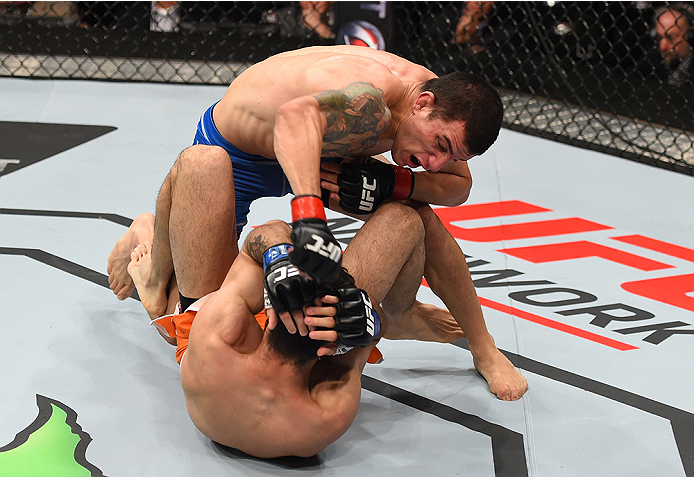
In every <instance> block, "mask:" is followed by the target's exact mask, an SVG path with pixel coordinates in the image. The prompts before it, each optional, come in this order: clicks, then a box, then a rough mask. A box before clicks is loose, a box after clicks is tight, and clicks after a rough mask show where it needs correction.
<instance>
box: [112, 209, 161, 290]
mask: <svg viewBox="0 0 694 477" xmlns="http://www.w3.org/2000/svg"><path fill="white" fill-rule="evenodd" d="M153 232H154V216H153V215H152V214H150V213H144V214H140V215H138V216H137V217H135V220H133V222H132V223H131V224H130V227H128V230H126V232H125V234H123V236H122V237H121V238H120V239H119V240H118V242H116V245H115V247H113V250H111V253H110V254H109V256H108V262H107V266H106V272H107V273H108V283H109V286H110V288H111V290H113V293H115V294H116V296H117V297H118V299H119V300H125V299H126V298H128V297H129V296H130V295H131V294H132V292H133V289H134V288H135V285H134V284H133V281H132V278H130V275H129V274H128V270H127V268H128V264H129V263H130V253H131V252H132V251H133V249H134V248H135V247H136V246H138V245H139V244H141V243H142V242H144V241H145V240H151V236H152V233H153Z"/></svg>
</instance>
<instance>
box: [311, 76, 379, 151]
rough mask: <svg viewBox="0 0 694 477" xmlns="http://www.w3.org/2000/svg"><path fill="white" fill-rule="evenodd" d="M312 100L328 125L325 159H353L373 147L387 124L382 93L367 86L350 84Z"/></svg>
mask: <svg viewBox="0 0 694 477" xmlns="http://www.w3.org/2000/svg"><path fill="white" fill-rule="evenodd" d="M314 97H315V98H316V100H318V104H320V106H321V110H322V111H323V114H324V115H325V117H326V119H327V121H328V129H327V131H326V133H325V136H324V137H323V155H324V156H341V157H346V156H353V155H356V154H360V153H363V152H364V151H367V150H369V149H371V148H373V147H375V146H376V143H378V139H379V137H380V136H381V134H383V132H384V131H385V130H386V128H387V127H388V123H389V122H390V109H388V106H387V105H386V101H385V98H384V97H383V91H382V90H380V89H378V88H375V87H374V86H373V85H372V84H370V83H364V82H359V83H352V84H350V85H348V86H346V87H344V88H342V89H337V90H327V91H322V92H320V93H318V94H317V95H315V96H314Z"/></svg>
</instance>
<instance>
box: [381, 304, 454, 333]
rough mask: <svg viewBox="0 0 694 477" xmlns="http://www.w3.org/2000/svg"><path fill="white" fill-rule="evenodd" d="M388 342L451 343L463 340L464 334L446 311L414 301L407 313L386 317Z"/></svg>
mask: <svg viewBox="0 0 694 477" xmlns="http://www.w3.org/2000/svg"><path fill="white" fill-rule="evenodd" d="M387 316H388V320H389V326H388V330H387V332H386V334H385V336H384V338H386V339H390V340H419V341H436V342H439V343H452V342H454V341H456V340H459V339H460V338H465V333H463V330H461V329H460V325H458V322H457V321H455V318H453V315H451V314H450V312H449V311H448V310H445V309H443V308H439V307H437V306H434V305H429V304H427V303H421V302H419V301H415V303H414V305H412V308H410V309H409V310H408V311H407V313H405V314H404V315H402V316H399V317H393V316H391V315H390V314H388V315H387Z"/></svg>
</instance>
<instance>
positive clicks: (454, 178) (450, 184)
mask: <svg viewBox="0 0 694 477" xmlns="http://www.w3.org/2000/svg"><path fill="white" fill-rule="evenodd" d="M471 189H472V174H471V173H470V169H469V168H468V165H467V162H463V161H459V162H451V163H449V164H446V165H445V166H444V167H442V168H441V169H440V170H439V171H438V172H429V171H420V172H415V181H414V191H413V192H412V199H414V200H417V201H419V202H425V203H427V204H432V205H444V206H447V207H456V206H459V205H461V204H463V203H464V202H465V201H467V199H468V197H469V196H470V190H471Z"/></svg>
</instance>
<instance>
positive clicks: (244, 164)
mask: <svg viewBox="0 0 694 477" xmlns="http://www.w3.org/2000/svg"><path fill="white" fill-rule="evenodd" d="M215 104H217V103H215ZM215 104H213V105H212V106H210V107H209V108H208V109H207V111H205V112H204V113H203V114H202V116H200V121H198V129H197V131H196V133H195V139H194V141H193V145H196V144H204V145H207V146H219V147H221V148H223V149H224V150H225V151H226V152H227V153H229V158H231V164H232V166H233V168H234V190H235V192H236V233H237V238H238V237H240V236H241V231H242V230H243V227H244V225H246V223H247V222H248V212H250V209H251V202H253V201H254V200H256V199H259V198H261V197H282V196H284V195H287V194H289V193H291V192H292V189H291V187H290V186H289V181H288V180H287V177H286V176H285V175H284V172H282V166H280V164H279V162H277V161H276V160H273V159H268V158H267V157H262V156H256V155H253V154H247V153H245V152H243V151H241V150H240V149H239V148H237V147H236V146H234V145H233V144H231V143H229V142H228V141H227V140H226V139H224V137H223V136H222V135H221V134H220V133H219V131H218V130H217V126H215V125H214V121H213V120H212V109H214V106H215Z"/></svg>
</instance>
